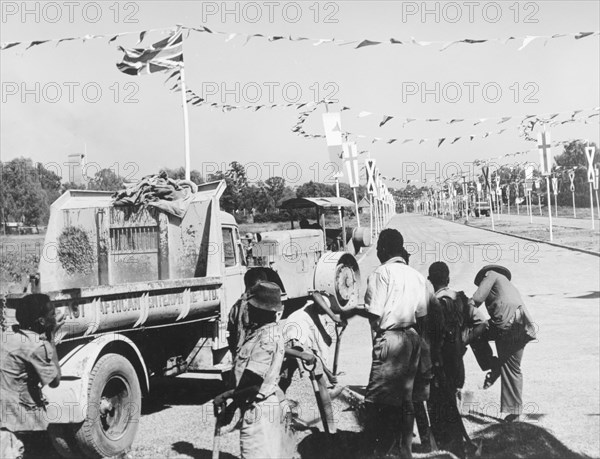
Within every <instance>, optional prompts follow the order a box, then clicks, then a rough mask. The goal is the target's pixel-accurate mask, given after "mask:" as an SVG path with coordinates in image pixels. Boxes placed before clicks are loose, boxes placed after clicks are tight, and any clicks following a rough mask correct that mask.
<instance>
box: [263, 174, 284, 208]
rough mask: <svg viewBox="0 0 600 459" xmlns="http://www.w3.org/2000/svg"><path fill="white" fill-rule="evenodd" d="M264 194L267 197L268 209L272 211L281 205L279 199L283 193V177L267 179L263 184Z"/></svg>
mask: <svg viewBox="0 0 600 459" xmlns="http://www.w3.org/2000/svg"><path fill="white" fill-rule="evenodd" d="M264 190H265V194H266V196H267V197H268V208H269V210H273V209H275V208H277V207H278V206H279V204H281V198H282V197H283V192H284V191H285V179H284V178H283V177H269V178H268V179H267V180H265V183H264Z"/></svg>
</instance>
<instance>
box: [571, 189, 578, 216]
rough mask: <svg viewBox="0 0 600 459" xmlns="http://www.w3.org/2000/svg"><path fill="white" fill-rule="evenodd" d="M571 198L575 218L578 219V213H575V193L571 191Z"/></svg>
mask: <svg viewBox="0 0 600 459" xmlns="http://www.w3.org/2000/svg"><path fill="white" fill-rule="evenodd" d="M571 197H572V198H573V218H577V212H576V211H575V191H571Z"/></svg>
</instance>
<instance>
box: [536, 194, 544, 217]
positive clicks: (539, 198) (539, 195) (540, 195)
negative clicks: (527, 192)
mask: <svg viewBox="0 0 600 459" xmlns="http://www.w3.org/2000/svg"><path fill="white" fill-rule="evenodd" d="M537 195H538V207H539V208H540V217H541V216H542V215H543V214H542V193H540V190H539V189H538V193H537Z"/></svg>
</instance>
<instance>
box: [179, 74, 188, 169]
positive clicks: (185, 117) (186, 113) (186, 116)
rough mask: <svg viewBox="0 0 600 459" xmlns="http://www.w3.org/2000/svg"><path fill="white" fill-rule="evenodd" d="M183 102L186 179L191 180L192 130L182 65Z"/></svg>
mask: <svg viewBox="0 0 600 459" xmlns="http://www.w3.org/2000/svg"><path fill="white" fill-rule="evenodd" d="M180 75H181V101H182V105H183V131H184V136H185V179H186V180H190V170H191V165H190V128H189V121H188V108H187V102H186V89H185V71H184V66H183V64H181V73H180Z"/></svg>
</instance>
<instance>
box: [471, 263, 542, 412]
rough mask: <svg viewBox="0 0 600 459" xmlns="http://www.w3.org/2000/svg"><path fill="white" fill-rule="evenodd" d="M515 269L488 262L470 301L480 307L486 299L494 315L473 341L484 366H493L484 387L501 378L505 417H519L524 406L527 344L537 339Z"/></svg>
mask: <svg viewBox="0 0 600 459" xmlns="http://www.w3.org/2000/svg"><path fill="white" fill-rule="evenodd" d="M510 279H511V273H510V271H509V270H508V269H507V268H505V267H504V266H500V265H488V266H485V267H483V268H482V269H481V270H480V271H479V272H478V273H477V275H476V276H475V285H477V287H478V288H477V291H476V292H475V293H474V294H473V298H471V299H470V300H469V304H470V305H472V306H475V307H479V306H480V305H481V304H482V303H484V302H485V306H486V308H487V311H488V314H489V315H490V320H489V329H488V330H487V332H486V333H485V334H484V336H482V338H481V339H480V340H478V341H476V342H473V343H471V348H472V349H473V353H474V354H475V357H476V359H477V362H478V363H479V366H480V367H481V369H482V370H490V371H489V372H488V374H487V375H486V377H485V382H484V386H483V387H484V389H487V388H488V387H490V386H491V385H492V384H494V382H495V381H496V380H497V379H498V377H500V378H501V381H502V389H501V398H500V402H501V405H500V410H501V411H502V412H503V413H508V416H506V418H505V421H508V422H511V421H518V420H519V417H520V415H521V412H522V407H523V399H522V393H523V374H522V373H521V360H522V358H523V350H524V348H525V345H526V344H527V343H528V342H529V341H531V340H534V339H535V330H534V326H533V320H532V318H531V316H530V315H529V311H527V308H526V307H525V303H524V302H523V299H522V298H521V294H520V293H519V291H518V290H517V289H516V287H515V286H514V285H513V284H512V283H511V282H510ZM491 340H493V341H495V342H496V350H497V352H498V356H497V357H494V356H493V354H492V349H491V347H490V345H489V343H488V341H491Z"/></svg>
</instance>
